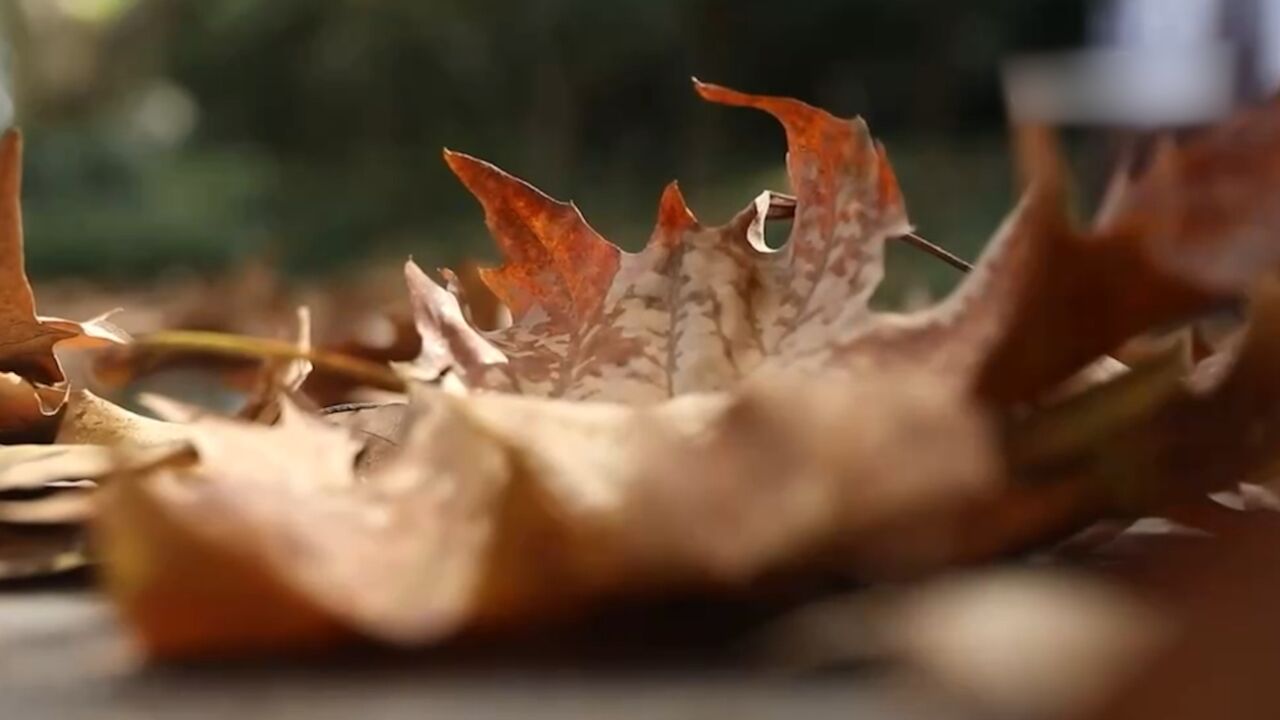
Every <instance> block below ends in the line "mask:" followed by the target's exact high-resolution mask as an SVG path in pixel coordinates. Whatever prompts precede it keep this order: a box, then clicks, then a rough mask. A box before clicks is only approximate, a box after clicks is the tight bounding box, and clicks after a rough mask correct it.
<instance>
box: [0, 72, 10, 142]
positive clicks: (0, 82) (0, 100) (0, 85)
mask: <svg viewBox="0 0 1280 720" xmlns="http://www.w3.org/2000/svg"><path fill="white" fill-rule="evenodd" d="M12 124H13V96H11V95H10V94H9V81H8V78H3V79H0V130H3V129H4V128H7V127H9V126H10V125H12Z"/></svg>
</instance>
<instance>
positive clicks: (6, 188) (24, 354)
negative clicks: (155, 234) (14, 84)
mask: <svg viewBox="0 0 1280 720" xmlns="http://www.w3.org/2000/svg"><path fill="white" fill-rule="evenodd" d="M21 178H22V138H21V136H20V135H18V133H17V131H15V130H9V131H8V132H6V133H5V134H4V136H3V138H0V374H11V375H13V376H17V377H20V378H22V380H24V381H25V382H26V383H28V384H29V391H28V394H23V393H16V392H15V391H13V390H12V389H10V390H7V391H5V392H0V402H3V403H4V404H0V416H5V417H6V419H5V420H4V421H3V424H0V427H4V426H9V425H14V424H17V422H19V421H18V420H17V419H16V418H19V417H21V418H26V417H28V416H29V411H28V409H27V408H26V407H23V404H24V403H23V398H24V395H25V397H34V398H35V399H36V400H37V403H38V406H39V412H40V413H41V414H44V415H52V414H53V413H56V412H57V411H58V410H59V409H60V408H61V407H62V403H63V402H64V401H65V399H66V394H67V391H68V388H67V384H66V378H65V377H64V376H63V374H62V366H61V365H59V364H58V360H57V358H56V357H54V354H53V347H54V346H55V345H57V344H59V343H68V342H76V343H81V344H87V345H95V344H109V343H123V342H126V341H127V340H128V337H127V336H126V335H124V334H123V333H122V332H121V331H120V330H119V329H117V328H115V327H113V326H112V325H111V324H110V323H108V322H107V321H106V317H105V316H103V317H99V318H95V319H94V320H91V321H89V322H86V323H76V322H72V321H69V320H61V319H57V318H42V317H37V316H36V306H35V296H34V295H33V294H32V292H31V284H30V283H29V282H28V281H27V276H26V272H25V270H24V264H23V253H22V208H21V204H20V195H21V184H22V181H21ZM37 419H38V418H37V417H31V418H30V420H31V421H32V422H34V421H36V420H37Z"/></svg>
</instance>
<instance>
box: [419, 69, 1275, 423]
mask: <svg viewBox="0 0 1280 720" xmlns="http://www.w3.org/2000/svg"><path fill="white" fill-rule="evenodd" d="M697 89H698V92H699V93H700V94H701V95H702V96H703V97H704V98H706V99H708V100H711V101H713V102H719V103H724V104H729V105H740V106H747V107H753V108H757V109H761V110H764V111H766V112H768V113H770V114H771V115H773V116H774V117H775V118H777V119H778V120H779V121H780V122H781V123H782V125H783V127H784V129H785V130H786V133H787V142H788V154H787V169H788V174H789V176H790V178H791V184H792V186H793V190H794V192H795V200H794V217H795V220H794V223H793V227H792V231H791V235H790V237H789V239H788V240H787V242H786V244H785V245H784V246H783V247H782V248H780V249H778V250H770V249H768V248H767V247H766V246H765V244H764V240H763V237H764V236H763V226H764V223H765V221H766V220H767V219H768V217H769V208H770V207H771V204H772V203H774V202H776V201H777V198H775V197H774V196H773V195H772V194H770V193H765V194H764V195H761V196H760V197H759V198H757V199H756V201H755V202H754V203H753V204H752V205H751V206H749V207H747V208H746V209H745V210H743V211H742V212H741V213H740V214H739V215H738V216H737V217H735V218H734V219H733V220H731V221H730V222H729V223H728V224H726V225H723V226H720V227H713V228H706V227H704V226H702V225H701V224H699V223H698V221H697V220H696V219H695V218H694V216H693V215H692V213H691V212H690V211H689V210H688V208H687V207H686V206H685V204H684V201H683V199H682V197H681V195H680V192H679V189H678V187H677V186H676V185H675V184H672V185H670V186H668V188H667V189H666V191H665V192H664V194H663V196H662V200H661V202H660V205H659V210H658V222H657V227H656V229H655V230H654V232H653V235H652V237H651V238H650V240H649V243H648V244H647V246H646V247H645V248H644V249H643V250H642V251H641V252H639V253H637V254H629V253H625V252H622V251H621V250H619V249H618V248H617V247H616V246H614V245H612V244H611V243H609V242H608V241H606V240H605V239H604V238H602V237H601V236H600V235H599V234H598V233H596V232H595V231H594V230H593V229H592V228H591V227H590V226H589V225H588V224H587V223H586V221H585V220H584V219H583V217H582V215H581V214H580V213H579V212H578V210H577V209H576V208H575V207H574V206H573V205H572V204H567V203H561V202H557V201H555V200H552V199H551V198H549V197H547V196H545V195H543V194H542V193H540V192H538V191H537V190H535V189H534V188H533V187H531V186H529V185H528V184H526V183H524V182H522V181H520V180H517V179H515V178H513V177H511V176H509V175H507V174H505V173H503V172H502V171H500V170H498V169H497V168H495V167H493V166H492V165H489V164H488V163H484V162H482V161H479V160H476V159H474V158H471V157H469V156H466V155H462V154H459V153H453V152H449V151H446V154H445V159H446V161H447V162H448V164H449V166H450V167H451V168H452V169H453V171H454V172H455V173H456V174H457V175H458V177H459V178H460V179H461V180H462V182H463V183H464V184H465V185H466V186H467V188H468V189H469V190H471V192H472V193H473V194H474V195H475V196H476V197H477V198H478V199H479V201H480V204H481V205H482V206H483V208H484V210H485V216H486V221H487V224H488V226H489V229H490V231H491V232H492V234H493V236H494V238H495V239H496V241H497V243H498V246H499V247H500V249H501V250H502V251H503V253H504V255H505V256H506V259H507V262H506V264H505V265H502V266H501V267H498V268H494V269H488V270H481V277H482V279H483V280H484V281H485V282H486V283H487V284H488V286H489V287H490V288H491V289H492V290H493V292H494V293H495V294H496V295H497V296H498V297H499V298H500V299H501V300H502V301H503V302H504V303H506V304H507V305H508V306H509V307H510V308H511V311H512V314H513V319H514V322H513V324H512V325H511V326H510V327H507V328H504V329H500V330H494V331H482V330H477V329H474V328H472V327H471V326H469V324H468V323H467V322H466V321H465V319H464V315H465V312H464V309H462V308H460V307H459V305H458V303H457V302H456V301H454V300H450V299H448V296H447V295H445V294H444V293H443V292H442V291H440V290H439V288H438V287H435V286H432V285H431V284H430V280H429V279H428V278H427V277H426V276H425V275H424V274H423V273H422V272H421V271H420V270H418V269H417V268H416V266H412V265H411V266H409V267H407V268H406V275H407V278H408V282H409V286H410V292H411V294H412V295H413V297H414V302H415V309H416V316H417V318H418V323H417V324H418V329H419V332H420V334H421V335H422V336H423V338H424V354H423V356H422V357H421V358H420V359H419V361H418V364H419V367H420V369H421V370H422V371H423V372H424V373H425V374H427V375H435V374H439V373H440V372H441V371H443V370H444V369H445V368H447V367H453V368H455V370H457V371H458V373H459V374H460V375H461V376H462V377H463V378H464V379H465V381H466V382H467V383H468V384H469V385H470V386H472V387H475V388H484V389H497V390H504V391H514V392H519V393H523V394H529V395H540V396H549V397H564V398H569V399H603V400H620V401H625V402H652V401H658V400H662V399H665V398H668V397H672V396H675V395H679V394H682V393H687V392H698V391H710V390H720V389H725V388H730V387H733V386H734V385H735V384H736V383H737V382H738V381H740V380H741V379H742V378H745V377H749V376H751V374H752V373H754V372H757V371H762V370H765V371H767V370H769V369H771V368H773V369H777V368H788V369H792V370H820V369H824V368H825V369H831V368H834V369H841V370H845V371H850V372H858V371H862V370H865V369H867V368H869V367H874V366H890V365H891V366H902V365H908V364H909V365H916V366H922V367H928V368H933V369H936V370H939V371H941V372H945V373H946V374H947V375H948V376H950V377H952V378H954V379H955V380H956V381H957V382H959V383H966V384H971V385H972V386H973V387H974V389H975V391H976V392H977V393H978V394H979V395H980V396H983V397H987V398H989V399H990V400H992V401H997V402H1011V401H1014V400H1019V399H1030V398H1032V397H1035V396H1037V395H1038V394H1040V393H1043V392H1045V391H1046V390H1047V389H1049V388H1051V387H1053V386H1054V385H1055V384H1056V383H1058V382H1060V381H1062V380H1063V379H1065V378H1066V377H1067V376H1069V375H1070V374H1071V373H1072V372H1075V371H1077V370H1079V369H1080V368H1082V367H1084V366H1085V365H1086V364H1087V363H1089V362H1090V361H1092V360H1093V359H1095V358H1097V357H1099V356H1101V355H1103V354H1104V353H1106V352H1108V351H1110V350H1113V349H1114V348H1115V346H1116V345H1118V344H1119V343H1120V342H1122V341H1123V340H1125V339H1128V338H1129V337H1132V336H1133V335H1134V334H1135V333H1138V332H1141V331H1143V330H1145V329H1147V328H1150V327H1153V326H1156V325H1159V324H1160V323H1165V322H1173V321H1177V320H1182V319H1185V318H1186V317H1188V316H1190V315H1192V314H1194V313H1195V312H1197V311H1200V310H1203V309H1205V308H1208V307H1211V306H1212V305H1213V304H1214V303H1215V302H1219V301H1221V300H1222V299H1223V298H1226V297H1232V296H1236V295H1239V294H1240V293H1242V292H1244V291H1245V290H1247V288H1248V287H1249V284H1250V282H1251V281H1252V279H1253V278H1255V277H1256V276H1257V275H1258V273H1259V272H1261V271H1262V270H1263V269H1264V268H1266V267H1268V262H1270V261H1274V260H1275V259H1277V258H1280V243H1276V242H1274V241H1273V240H1272V236H1271V235H1269V234H1267V233H1266V232H1264V231H1261V230H1260V228H1277V227H1280V217H1276V216H1275V213H1274V212H1273V211H1271V210H1270V209H1269V208H1270V207H1271V202H1270V198H1272V197H1273V196H1274V193H1275V192H1280V165H1278V164H1277V163H1275V162H1274V161H1272V160H1270V159H1269V158H1273V157H1277V156H1280V153H1277V152H1271V151H1270V150H1271V149H1272V148H1276V147H1277V146H1280V126H1278V124H1277V121H1276V120H1275V117H1276V115H1277V112H1276V110H1275V108H1265V109H1263V110H1259V111H1254V112H1250V113H1245V114H1243V115H1242V116H1241V117H1239V118H1236V119H1233V121H1232V122H1231V123H1229V124H1227V125H1225V126H1224V127H1222V128H1220V129H1218V130H1216V131H1214V132H1213V133H1211V134H1210V135H1208V137H1206V138H1203V139H1201V140H1199V141H1197V142H1194V143H1191V144H1189V145H1187V146H1186V147H1184V148H1179V149H1174V148H1172V147H1166V148H1165V150H1163V151H1162V152H1161V154H1160V155H1159V156H1158V161H1157V162H1156V163H1155V165H1154V166H1153V167H1152V169H1151V170H1150V171H1149V172H1148V173H1147V174H1145V175H1144V176H1142V178H1140V179H1139V181H1137V182H1135V183H1131V184H1117V186H1116V188H1115V190H1114V191H1113V193H1112V195H1111V197H1110V200H1109V201H1108V203H1107V204H1106V206H1105V207H1104V210H1103V212H1102V213H1101V214H1100V215H1099V217H1098V218H1097V220H1096V221H1095V224H1094V227H1093V228H1092V229H1088V230H1086V229H1081V228H1079V227H1077V226H1076V225H1075V224H1074V223H1073V222H1072V221H1071V220H1070V218H1069V217H1068V215H1067V213H1066V209H1065V208H1066V205H1065V202H1064V200H1063V185H1064V179H1063V177H1062V167H1064V164H1063V163H1061V162H1060V161H1057V160H1056V159H1054V158H1052V157H1036V156H1033V157H1032V158H1030V161H1029V162H1030V164H1031V165H1032V166H1034V167H1036V168H1038V171H1037V172H1036V174H1035V177H1034V178H1033V182H1032V184H1031V187H1030V189H1029V190H1028V192H1027V193H1026V195H1025V196H1024V198H1023V199H1022V201H1021V202H1020V203H1019V205H1018V207H1017V208H1016V209H1015V210H1014V212H1013V213H1012V214H1011V215H1010V217H1009V218H1008V219H1007V220H1006V221H1005V223H1004V224H1003V225H1002V227H1001V229H1000V230H999V232H997V234H996V236H995V238H994V239H993V240H992V242H991V243H990V244H989V245H988V248H987V250H986V251H985V252H984V253H983V256H982V258H981V259H980V260H979V261H978V263H977V264H976V266H975V268H974V270H973V272H972V273H971V274H970V276H969V277H968V278H966V280H965V281H964V282H963V283H962V284H961V286H960V287H959V288H957V290H956V291H955V292H954V293H953V294H952V295H951V296H950V297H949V298H947V299H946V300H945V301H943V302H941V303H939V304H937V305H936V306H934V307H932V308H928V309H925V310H923V311H919V312H916V313H909V314H900V313H876V312H872V311H871V310H870V309H869V308H868V307H867V301H868V299H869V298H870V296H871V294H872V293H873V292H874V290H875V288H876V286H877V284H878V282H879V281H880V279H881V277H882V275H883V246H884V242H885V241H886V240H887V239H889V238H893V237H895V236H900V235H902V234H904V233H906V232H907V231H908V230H909V229H910V225H909V222H908V220H907V215H906V211H905V208H904V205H903V200H902V196H901V193H900V191H899V188H898V185H897V181H896V180H895V178H894V175H893V172H892V169H891V168H890V166H889V162H888V159H887V157H886V154H885V152H884V149H883V147H882V146H881V145H879V144H878V143H876V142H875V141H874V140H873V139H872V138H871V136H870V134H869V132H868V130H867V127H866V125H865V123H863V122H862V121H861V120H859V119H854V120H843V119H839V118H836V117H834V116H832V115H830V114H828V113H826V112H824V111H822V110H819V109H817V108H814V107H811V106H809V105H806V104H804V103H801V102H799V101H796V100H791V99H786V98H777V97H764V96H755V95H747V94H744V93H739V92H735V91H732V90H728V89H725V88H721V87H717V86H714V85H707V84H702V83H698V84H697ZM1241 147H1245V148H1250V149H1252V150H1253V151H1256V152H1258V153H1260V154H1259V155H1258V156H1257V157H1250V155H1249V154H1248V152H1243V153H1242V151H1241V150H1240V148H1241ZM1035 152H1036V153H1039V154H1043V155H1051V154H1052V148H1048V147H1041V148H1037V149H1036V151H1035ZM789 203H790V201H788V206H789ZM788 211H790V207H788ZM1189 249H1190V250H1195V252H1187V251H1188V250H1189ZM1197 258H1201V259H1203V258H1213V259H1214V260H1213V262H1207V261H1201V260H1198V259H1197Z"/></svg>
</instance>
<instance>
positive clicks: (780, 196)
mask: <svg viewBox="0 0 1280 720" xmlns="http://www.w3.org/2000/svg"><path fill="white" fill-rule="evenodd" d="M769 195H770V197H769V214H768V218H769V219H770V220H786V219H789V218H793V217H795V215H796V198H795V196H794V195H787V194H786V193H779V192H770V193H769ZM897 239H898V240H901V241H903V242H905V243H906V244H908V245H910V246H911V247H913V248H915V249H917V250H923V251H924V252H926V253H928V254H930V255H932V256H934V257H935V258H937V259H939V260H941V261H942V262H944V263H946V264H948V265H950V266H951V267H953V268H955V269H957V270H959V271H960V272H969V271H970V270H972V269H973V265H972V264H971V263H969V262H967V261H965V260H963V259H961V258H960V257H958V256H956V255H955V254H953V253H952V252H951V251H949V250H947V249H946V248H943V247H941V246H938V245H934V244H933V243H931V242H929V241H928V240H925V239H924V238H922V237H920V236H919V235H917V234H916V233H913V232H912V233H907V234H906V235H899V236H898V237H897Z"/></svg>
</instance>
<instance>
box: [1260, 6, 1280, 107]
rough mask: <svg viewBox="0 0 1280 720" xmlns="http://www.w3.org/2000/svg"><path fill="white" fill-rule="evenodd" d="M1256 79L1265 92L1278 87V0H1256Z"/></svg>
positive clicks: (1279, 12) (1279, 50)
mask: <svg viewBox="0 0 1280 720" xmlns="http://www.w3.org/2000/svg"><path fill="white" fill-rule="evenodd" d="M1258 3H1259V6H1258V23H1257V27H1258V33H1259V35H1261V38H1260V42H1259V47H1258V81H1259V82H1260V83H1261V84H1262V85H1263V89H1264V91H1266V92H1275V91H1276V90H1277V89H1280V0H1258Z"/></svg>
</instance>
